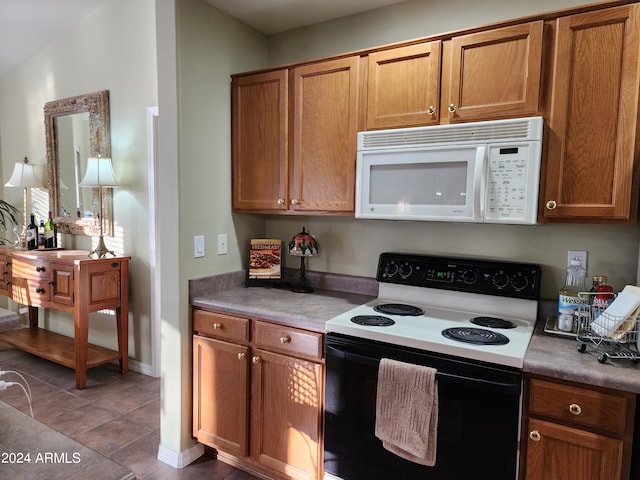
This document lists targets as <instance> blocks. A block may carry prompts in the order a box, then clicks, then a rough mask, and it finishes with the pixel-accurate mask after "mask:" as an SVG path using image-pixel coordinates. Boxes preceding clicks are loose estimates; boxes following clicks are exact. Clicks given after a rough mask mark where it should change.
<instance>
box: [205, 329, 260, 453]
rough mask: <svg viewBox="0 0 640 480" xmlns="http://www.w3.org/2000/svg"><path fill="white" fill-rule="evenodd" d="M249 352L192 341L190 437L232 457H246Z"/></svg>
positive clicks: (212, 342) (223, 344)
mask: <svg viewBox="0 0 640 480" xmlns="http://www.w3.org/2000/svg"><path fill="white" fill-rule="evenodd" d="M248 356H249V348H248V347H244V346H241V345H236V344H233V343H228V342H223V341H220V340H213V339H210V338H204V337H200V336H197V335H194V337H193V436H194V437H196V438H197V439H198V440H199V441H200V442H202V443H204V444H207V445H209V446H212V447H216V448H220V449H222V450H224V451H225V452H228V453H231V454H233V455H239V456H246V455H247V453H248V443H247V440H248V418H249V413H248V408H249V396H248V386H249V377H248V375H249V369H248Z"/></svg>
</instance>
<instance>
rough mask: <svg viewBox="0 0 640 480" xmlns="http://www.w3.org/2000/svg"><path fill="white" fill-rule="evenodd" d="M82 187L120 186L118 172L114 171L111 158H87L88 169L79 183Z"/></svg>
mask: <svg viewBox="0 0 640 480" xmlns="http://www.w3.org/2000/svg"><path fill="white" fill-rule="evenodd" d="M78 185H79V186H80V187H119V186H120V184H119V183H118V180H116V174H115V173H114V172H113V166H112V165H111V159H110V158H102V157H99V158H95V157H89V158H88V159H87V171H86V172H85V173H84V178H83V179H82V181H81V182H80V183H79V184H78Z"/></svg>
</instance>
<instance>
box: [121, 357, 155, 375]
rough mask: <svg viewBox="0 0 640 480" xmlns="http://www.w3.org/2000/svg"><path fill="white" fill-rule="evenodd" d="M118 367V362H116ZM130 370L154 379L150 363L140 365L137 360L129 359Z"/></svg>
mask: <svg viewBox="0 0 640 480" xmlns="http://www.w3.org/2000/svg"><path fill="white" fill-rule="evenodd" d="M114 363H115V364H116V365H117V364H118V362H114ZM128 363H129V369H130V370H133V371H134V372H138V373H142V374H143V375H148V376H150V377H153V376H154V375H153V366H152V365H149V364H148V363H140V362H138V361H137V360H132V359H129V362H128Z"/></svg>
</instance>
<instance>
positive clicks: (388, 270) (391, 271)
mask: <svg viewBox="0 0 640 480" xmlns="http://www.w3.org/2000/svg"><path fill="white" fill-rule="evenodd" d="M396 273H398V265H396V264H395V263H387V264H386V265H385V266H384V275H385V276H386V277H393V276H394V275H395V274H396Z"/></svg>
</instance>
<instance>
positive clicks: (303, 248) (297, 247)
mask: <svg viewBox="0 0 640 480" xmlns="http://www.w3.org/2000/svg"><path fill="white" fill-rule="evenodd" d="M319 253H320V250H319V246H318V242H317V241H316V239H315V238H314V237H312V236H311V234H309V233H307V232H306V231H305V228H304V227H302V231H301V232H300V233H298V234H296V235H295V236H294V237H293V238H292V239H291V241H290V242H289V255H293V256H295V257H300V281H299V283H298V284H297V285H294V286H293V287H291V291H292V292H297V293H310V292H313V288H311V287H310V286H309V285H307V279H306V278H305V265H304V260H305V258H306V257H313V256H316V255H318V254H319Z"/></svg>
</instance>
